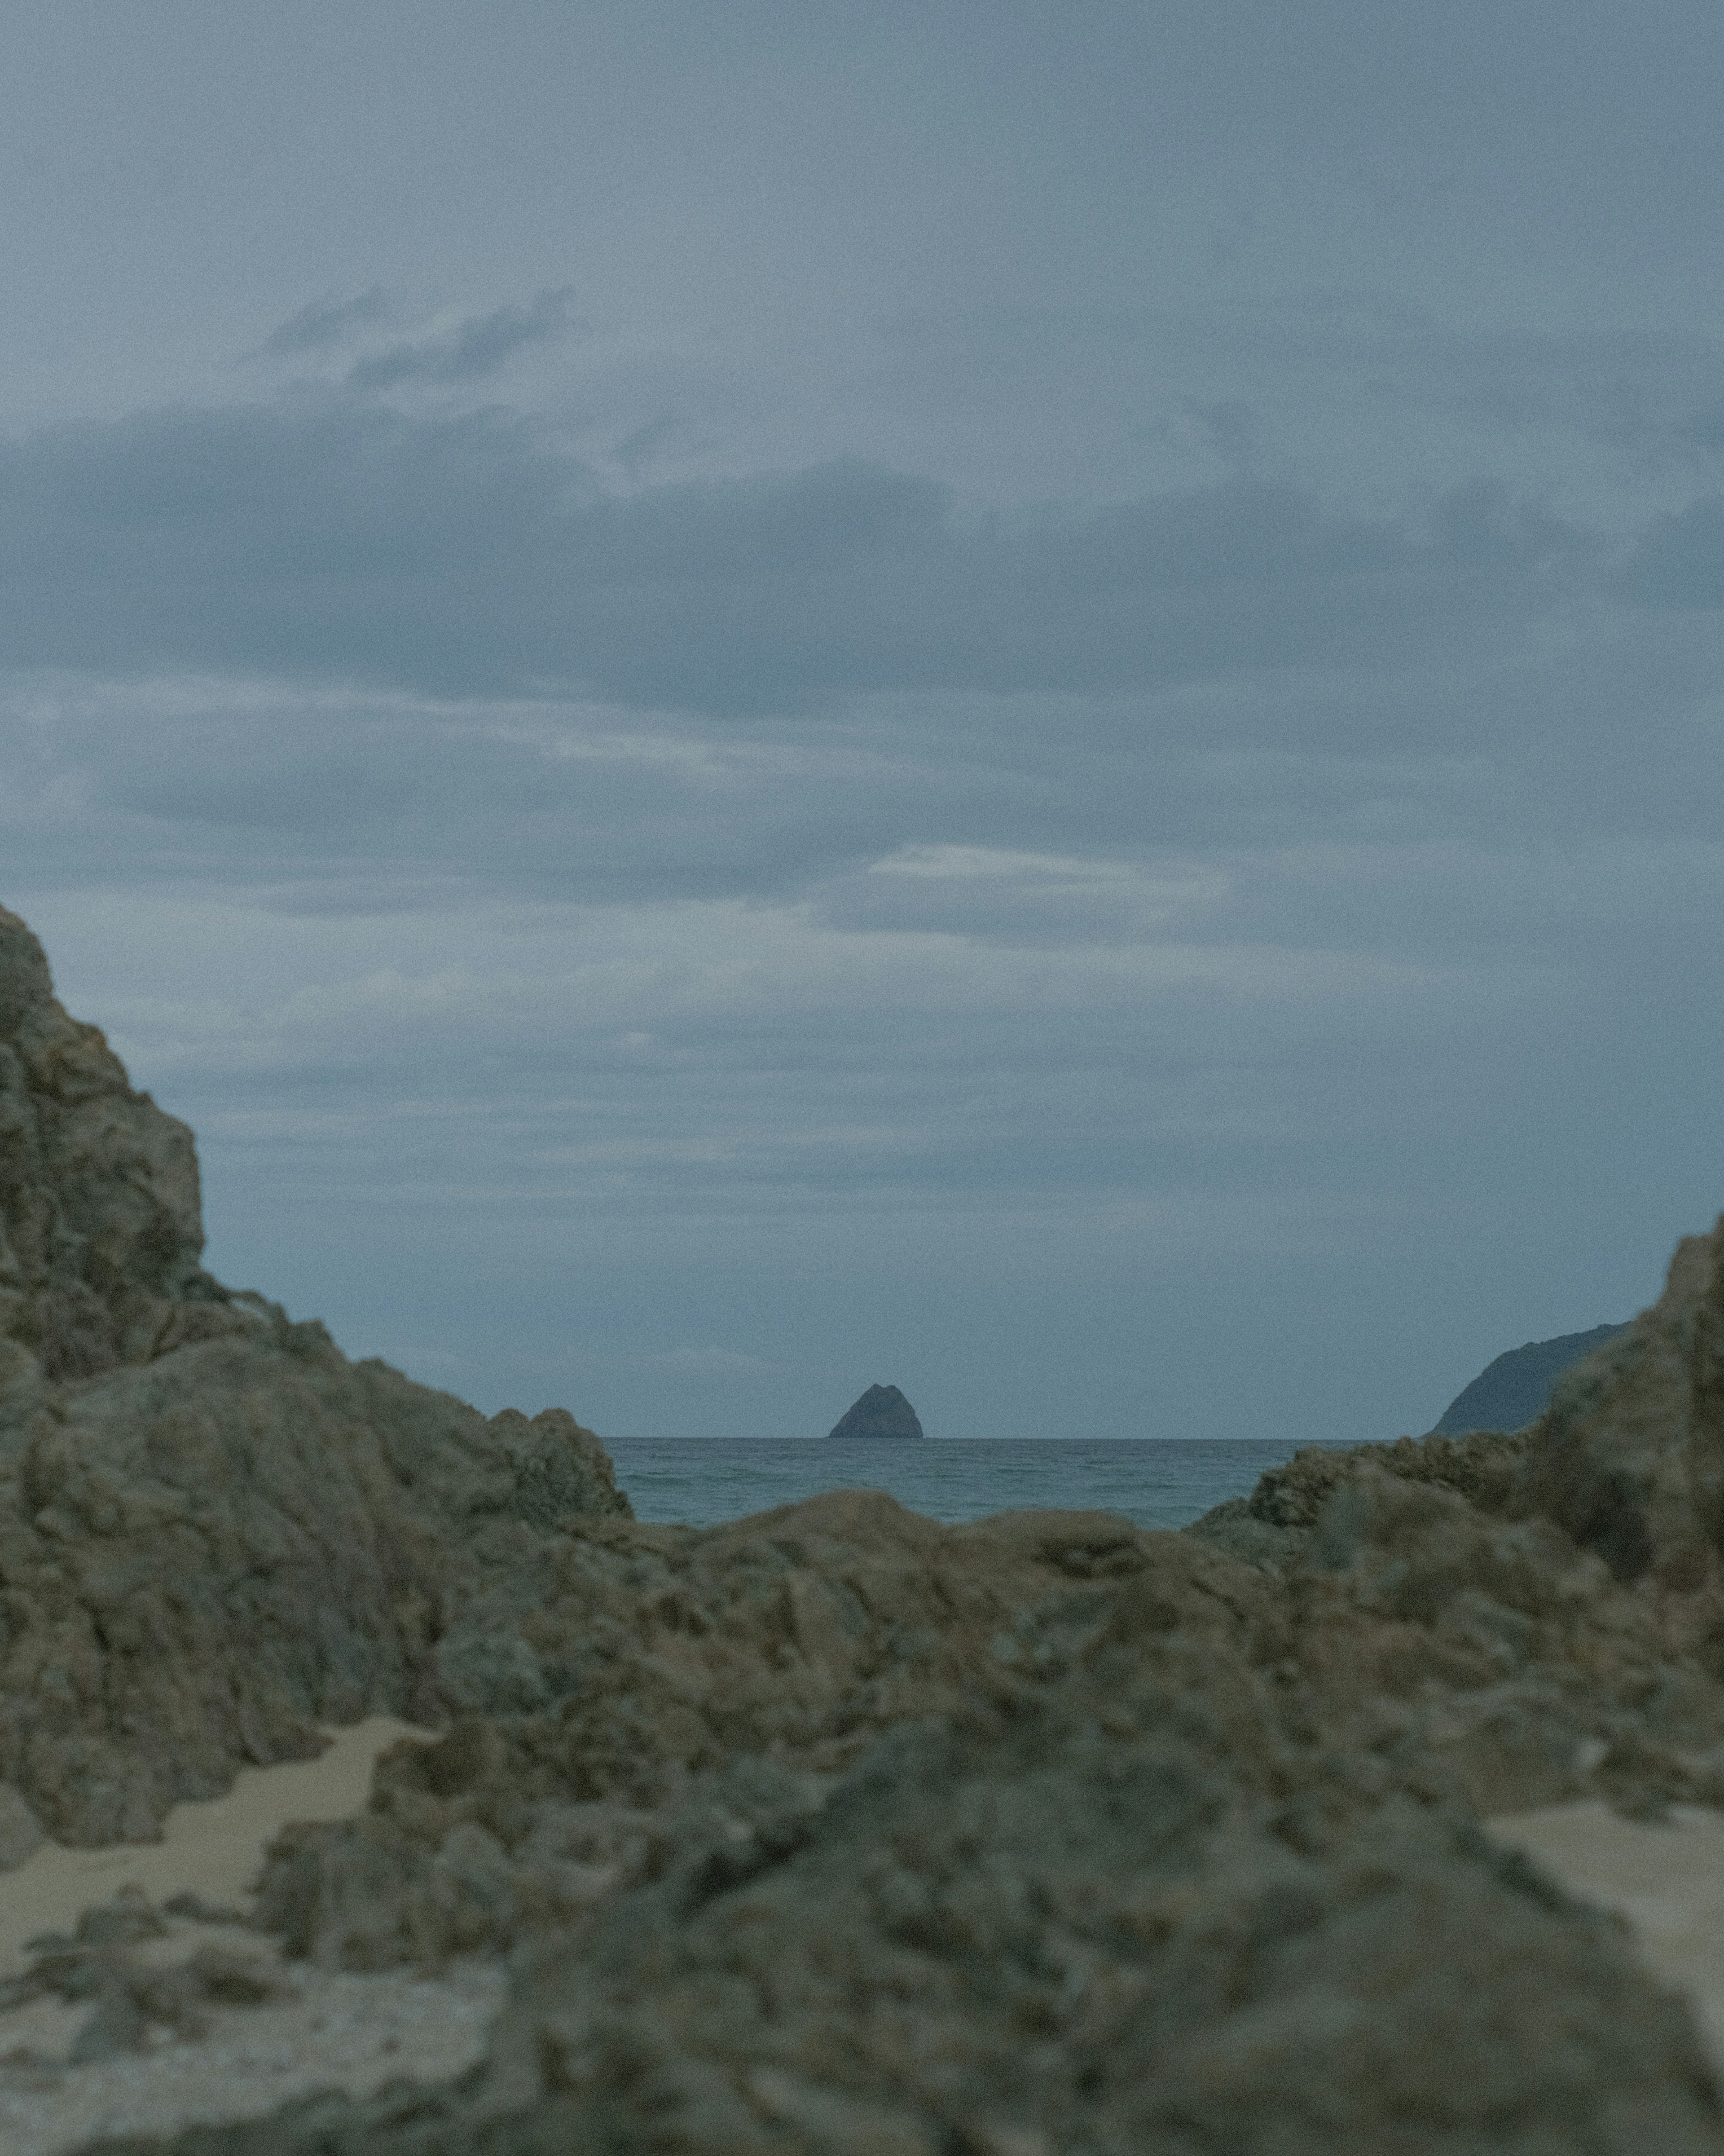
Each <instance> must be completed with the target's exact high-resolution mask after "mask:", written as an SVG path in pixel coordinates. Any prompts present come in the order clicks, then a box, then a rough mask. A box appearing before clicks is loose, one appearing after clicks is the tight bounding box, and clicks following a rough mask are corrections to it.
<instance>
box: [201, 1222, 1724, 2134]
mask: <svg viewBox="0 0 1724 2156" xmlns="http://www.w3.org/2000/svg"><path fill="white" fill-rule="evenodd" d="M1721 1399H1724V1227H1721V1229H1720V1230H1719V1231H1717V1232H1716V1233H1715V1234H1714V1235H1712V1236H1711V1237H1710V1238H1707V1239H1706V1240H1696V1241H1695V1242H1693V1243H1690V1244H1686V1245H1683V1247H1682V1248H1681V1250H1680V1251H1679V1252H1678V1255H1677V1259H1676V1262H1675V1265H1674V1267H1673V1269H1672V1273H1671V1279H1670V1287H1669V1290H1668V1291H1667V1292H1666V1294H1665V1297H1664V1298H1663V1300H1662V1301H1660V1304H1659V1305H1658V1306H1657V1307H1656V1308H1655V1309H1654V1310H1653V1311H1650V1312H1647V1313H1646V1314H1645V1315H1644V1317H1641V1318H1640V1319H1639V1320H1637V1321H1636V1322H1635V1323H1634V1325H1633V1326H1631V1327H1629V1329H1628V1330H1627V1332H1624V1334H1622V1335H1621V1336H1620V1337H1619V1338H1618V1339H1617V1340H1615V1341H1613V1342H1609V1343H1607V1346H1606V1348H1605V1350H1604V1352H1603V1354H1602V1355H1599V1356H1597V1357H1594V1358H1593V1359H1592V1360H1591V1361H1589V1362H1588V1363H1586V1364H1584V1365H1583V1366H1577V1368H1575V1369H1574V1370H1573V1372H1571V1373H1569V1375H1568V1377H1567V1378H1564V1379H1563V1380H1562V1382H1561V1383H1559V1385H1558V1387H1557V1396H1556V1399H1554V1401H1553V1402H1552V1407H1551V1409H1550V1411H1549V1413H1548V1414H1547V1415H1546V1416H1545V1417H1544V1418H1542V1419H1541V1420H1540V1422H1538V1423H1537V1424H1535V1425H1534V1426H1533V1427H1532V1429H1531V1430H1526V1431H1523V1432H1521V1433H1519V1434H1518V1435H1516V1436H1513V1437H1510V1438H1487V1437H1479V1436H1474V1437H1471V1438H1468V1439H1464V1440H1449V1439H1444V1438H1433V1439H1430V1440H1427V1441H1425V1442H1424V1443H1415V1442H1414V1440H1410V1439H1405V1440H1400V1441H1399V1442H1398V1443H1397V1444H1394V1445H1377V1446H1366V1447H1362V1448H1360V1449H1359V1450H1357V1451H1355V1452H1352V1453H1332V1452H1316V1451H1312V1452H1306V1453H1303V1454H1301V1455H1298V1456H1297V1457H1296V1459H1295V1460H1292V1461H1291V1462H1290V1463H1289V1464H1288V1466H1285V1467H1284V1468H1281V1469H1278V1470H1276V1471H1274V1472H1273V1473H1271V1474H1270V1475H1269V1476H1265V1478H1264V1479H1263V1481H1261V1482H1260V1485H1259V1486H1258V1488H1257V1489H1256V1491H1255V1492H1254V1493H1253V1494H1252V1496H1250V1497H1249V1498H1248V1499H1240V1500H1239V1501H1236V1502H1234V1503H1232V1504H1229V1505H1227V1506H1224V1507H1219V1509H1218V1511H1217V1512H1215V1513H1213V1514H1212V1515H1210V1516H1209V1517H1208V1518H1207V1519H1206V1520H1204V1521H1203V1522H1199V1523H1198V1527H1196V1528H1195V1529H1193V1530H1192V1531H1189V1532H1186V1533H1184V1534H1181V1535H1170V1534H1155V1533H1148V1532H1140V1531H1138V1530H1136V1529H1134V1528H1131V1527H1129V1526H1127V1525H1126V1523H1125V1522H1122V1521H1119V1520H1116V1519H1113V1518H1111V1517H1107V1516H1105V1515H1081V1514H1058V1513H1041V1514H1023V1515H1015V1516H1007V1517H1003V1518H1000V1519H998V1520H992V1521H983V1522H976V1523H974V1524H973V1525H971V1526H967V1527H938V1526H936V1525H935V1524H934V1523H933V1522H928V1521H924V1520H919V1519H917V1518H916V1517H914V1516H913V1515H911V1514H909V1513H906V1512H903V1511H902V1510H901V1509H900V1507H897V1506H896V1505H895V1504H894V1503H893V1502H892V1501H891V1500H890V1499H889V1498H886V1497H885V1496H880V1495H877V1494H876V1495H870V1494H868V1493H862V1492H847V1493H838V1494H835V1495H834V1496H828V1497H823V1498H818V1499H815V1500H813V1501H810V1502H808V1503H806V1504H803V1505H797V1506H791V1507H785V1508H784V1509H783V1510H782V1511H780V1512H774V1513H767V1514H765V1515H762V1516H761V1517H758V1518H756V1519H752V1520H747V1521H742V1522H737V1523H736V1524H735V1525H733V1526H731V1527H721V1528H715V1529H711V1530H707V1531H705V1532H699V1533H696V1532H691V1531H689V1530H684V1529H676V1528H664V1527H640V1526H638V1525H635V1524H634V1523H632V1522H626V1521H622V1520H614V1521H608V1520H603V1519H577V1520H573V1521H572V1522H570V1523H569V1525H568V1527H567V1529H566V1531H565V1533H564V1536H563V1539H562V1548H561V1550H560V1553H559V1558H558V1562H557V1565H556V1567H555V1568H554V1571H547V1573H546V1574H544V1575H542V1577H543V1578H544V1580H545V1587H544V1591H543V1594H542V1598H541V1599H540V1600H539V1601H538V1602H537V1603H536V1604H535V1606H533V1607H531V1609H524V1610H523V1611H521V1614H514V1615H511V1617H510V1618H509V1619H508V1620H507V1623H506V1625H500V1629H499V1632H498V1634H497V1635H495V1637H494V1642H493V1645H494V1652H495V1662H494V1665H493V1666H495V1669H496V1670H498V1671H515V1670H516V1669H519V1668H521V1667H522V1666H524V1657H525V1655H526V1654H528V1653H530V1654H531V1657H532V1658H533V1660H534V1661H536V1664H537V1666H538V1668H539V1671H540V1673H541V1681H542V1682H543V1684H544V1686H545V1687H546V1694H547V1698H546V1704H545V1705H543V1706H542V1707H538V1708H536V1709H532V1710H528V1711H525V1712H522V1711H519V1710H515V1709H511V1710H510V1711H498V1708H497V1707H495V1706H492V1707H482V1708H481V1709H480V1711H478V1712H475V1713H473V1714H471V1715H469V1717H465V1718H464V1719H463V1720H461V1721H459V1722H457V1723H456V1724H455V1725H454V1727H452V1728H451V1730H450V1732H449V1735H448V1737H447V1738H445V1739H444V1742H443V1743H441V1744H440V1745H439V1746H438V1747H437V1748H434V1749H432V1750H430V1751H428V1752H427V1751H419V1750H403V1751H402V1752H399V1753H396V1754H394V1755H393V1756H391V1757H390V1758H387V1759H386V1760H385V1761H384V1762H382V1764H381V1766H380V1768H379V1772H378V1775H377V1784H376V1788H375V1791H374V1794H373V1799H372V1808H371V1811H370V1813H369V1815H367V1817H366V1818H365V1819H363V1820H359V1821H356V1822H351V1823H349V1824H348V1825H341V1826H333V1827H314V1828H305V1829H300V1830H295V1831H294V1832H291V1833H290V1834H289V1835H287V1836H285V1837H284V1839H283V1840H282V1841H281V1842H280V1844H278V1845H277V1846H276V1849H275V1852H274V1855H273V1857H272V1859H271V1861H270V1865H269V1871H268V1874H267V1876H266V1880H265V1883H264V1895H263V1908H264V1921H265V1922H268V1923H269V1924H270V1925H272V1926H274V1927H275V1928H277V1929H279V1930H280V1931H282V1932H283V1933H285V1936H286V1937H287V1938H288V1939H289V1940H290V1943H291V1944H292V1945H293V1946H294V1947H295V1949H296V1950H297V1951H299V1952H300V1953H305V1954H309V1955H311V1956H313V1957H317V1958H326V1959H329V1960H331V1961H335V1962H340V1963H346V1964H348V1965H354V1966H379V1965H385V1964H387V1963H390V1962H392V1961H394V1960H398V1959H403V1958H416V1959H418V1960H420V1961H422V1962H424V1963H428V1964H430V1965H432V1966H435V1965H436V1964H437V1963H438V1962H439V1959H440V1958H441V1957H443V1956H444V1955H445V1954H448V1953H452V1952H455V1951H458V1950H460V1949H462V1948H473V1947H475V1946H485V1945H489V1946H490V1947H492V1948H500V1947H502V1946H503V1945H504V1944H505V1943H509V1944H512V1945H513V1947H514V1948H515V1949H516V1963H515V1967H516V1981H515V1989H514V1994H513V1998H512V2000H511V2005H509V2006H508V2008H507V2009H506V2010H505V2012H504V2015H503V2016H502V2018H501V2020H500V2022H499V2024H498V2026H497V2028H496V2030H495V2034H494V2037H493V2040H492V2045H491V2050H490V2059H489V2061H488V2063H487V2065H486V2066H485V2068H484V2069H483V2070H482V2071H480V2072H479V2073H477V2074H476V2075H475V2076H472V2077H470V2078H469V2080H468V2081H467V2082H464V2083H463V2084H462V2085H461V2086H460V2087H457V2088H452V2089H449V2090H447V2091H444V2092H440V2093H436V2094H433V2095H430V2096H426V2095H423V2094H414V2095H413V2096H408V2095H406V2094H404V2093H402V2092H397V2093H395V2094H394V2095H392V2096H390V2097H387V2098H380V2099H378V2100H377V2102H375V2103H372V2104H370V2105H366V2104H357V2103H356V2104H326V2105H323V2106H321V2107H316V2108H315V2109H310V2110H307V2111H306V2112H305V2114H304V2115H303V2117H300V2118H295V2117H291V2116H287V2117H282V2118H280V2119H279V2120H277V2121H276V2122H275V2123H274V2124H273V2125H272V2127H271V2128H269V2135H268V2136H266V2135H265V2134H264V2132H263V2130H261V2129H234V2130H233V2133H232V2134H231V2135H226V2136H218V2137H216V2138H198V2137H197V2136H190V2137H187V2139H186V2140H185V2141H184V2142H183V2143H182V2144H181V2146H180V2148H179V2150H178V2151H177V2156H218V2152H220V2156H266V2152H267V2156H278V2152H284V2153H285V2152H291V2156H311V2152H313V2151H316V2152H317V2156H331V2152H336V2151H339V2152H342V2156H348V2152H351V2156H359V2152H360V2151H362V2150H363V2151H367V2152H371V2151H376V2152H377V2156H456V2152H458V2151H466V2150H469V2149H480V2148H483V2149H484V2150H485V2151H487V2152H495V2156H529V2152H537V2151H540V2150H543V2149H548V2148H557V2147H573V2146H581V2145H592V2146H595V2147H602V2148H607V2149H610V2150H614V2151H626V2152H637V2151H638V2152H641V2156H645V2152H647V2151H667V2150H679V2151H688V2152H690V2156H692V2152H694V2151H696V2150H707V2149H722V2150H726V2151H732V2152H737V2156H743V2152H747V2156H755V2152H758V2153H759V2156H767V2152H777V2151H780V2150H787V2149H788V2150H795V2151H798V2152H806V2156H814V2152H825V2151H829V2150H834V2149H835V2150H858V2151H859V2150H862V2149H865V2148H870V2149H872V2148H882V2149H884V2148H890V2149H893V2150H905V2151H914V2152H926V2156H942V2152H944V2151H947V2150H950V2149H962V2150H966V2151H971V2150H975V2151H984V2152H990V2156H995V2153H996V2152H1006V2151H1016V2150H1019V2149H1028V2150H1038V2151H1039V2150H1051V2149H1056V2148H1090V2149H1095V2150H1098V2151H1103V2152H1117V2156H1125V2153H1126V2152H1127V2151H1131V2152H1133V2156H1137V2152H1141V2151H1147V2152H1149V2156H1187V2152H1190V2151H1194V2150H1198V2149H1213V2150H1218V2151H1219V2150H1222V2149H1225V2150H1227V2151H1229V2152H1230V2156H1231V2152H1238V2156H1380V2152H1389V2156H1397V2152H1401V2153H1402V2156H1415V2152H1416V2156H1484V2152H1485V2151H1492V2152H1498V2151H1506V2152H1511V2156H1543V2152H1546V2151H1553V2150H1556V2149H1558V2148H1560V2149H1562V2150H1564V2151H1565V2152H1566V2151H1577V2152H1590V2156H1628V2152H1630V2151H1636V2150H1639V2149H1642V2148H1658V2149H1660V2151H1669V2152H1672V2156H1675V2152H1682V2153H1683V2156H1699V2152H1701V2151H1706V2152H1711V2156H1719V2152H1724V2112H1721V2108H1720V2104H1719V2099H1718V2095H1717V2092H1716V2087H1715V2086H1714V2084H1713V2082H1712V2080H1711V2075H1710V2072H1709V2071H1708V2069H1707V2067H1706V2064H1705V2062H1704V2061H1703V2059H1702V2057H1701V2053H1700V2052H1699V2051H1698V2049H1697V2047H1696V2043H1695V2040H1694V2038H1693V2035H1692V2032H1691V2030H1690V2028H1689V2026H1688V2025H1687V2023H1686V2019H1685V2016H1684V2015H1683V2013H1682V2012H1681V2011H1680V2010H1679V2009H1678V2008H1677V2007H1675V2005H1674V2004H1673V2003H1672V2002H1671V2001H1670V1999H1667V1998H1665V1996H1664V1995H1663V1994H1660V1992H1659V1991H1658V1990H1657V1989H1656V1988H1655V1986H1654V1985H1653V1984H1651V1983H1650V1981H1649V1980H1648V1979H1646V1977H1645V1976H1644V1974H1643V1973H1642V1972H1641V1971H1640V1970H1639V1967H1638V1966H1637V1964H1636V1963H1634V1960H1633V1958H1632V1957H1631V1955H1630V1953H1629V1951H1628V1947H1627V1943H1626V1941H1625V1939H1624V1936H1623V1934H1622V1933H1620V1932H1619V1930H1618V1929H1617V1928H1616V1927H1615V1926H1614V1924H1613V1923H1612V1922H1609V1921H1608V1920H1605V1919H1603V1918H1601V1917H1598V1916H1597V1915H1595V1914H1593V1913H1591V1912H1588V1911H1587V1910H1586V1909H1584V1908H1583V1907H1579V1906H1578V1905H1576V1904H1575V1903H1573V1902H1571V1901H1570V1900H1568V1898H1567V1897H1565V1896H1563V1895H1562V1893H1560V1892H1557V1890H1556V1889H1555V1888H1554V1887H1553V1886H1552V1885H1551V1884H1550V1883H1549V1882H1548V1881H1547V1880H1545V1879H1544V1878H1543V1877H1542V1875H1540V1874H1539V1873H1538V1872H1537V1871H1535V1870H1534V1869H1533V1868H1532V1866H1529V1865H1528V1864H1526V1862H1525V1861H1523V1860H1521V1859H1519V1858H1516V1857H1512V1856H1506V1855H1504V1854H1503V1853H1501V1851H1498V1850H1497V1849H1496V1846H1495V1845H1494V1844H1492V1843H1491V1841H1490V1840H1489V1839H1488V1838H1487V1837H1486V1836H1485V1835H1484V1834H1483V1833H1481V1832H1480V1827H1479V1825H1478V1822H1479V1820H1480V1816H1481V1815H1491V1814H1495V1813H1501V1812H1503V1811H1512V1810H1515V1809H1520V1808H1523V1807H1526V1806H1530V1805H1536V1804H1545V1803H1548V1802H1551V1801H1553V1800H1556V1799H1562V1798H1565V1797H1569V1796H1573V1795H1578V1794H1597V1795H1602V1796H1603V1797H1604V1798H1605V1799H1607V1800H1608V1801H1609V1802H1611V1803H1613V1804H1617V1805H1619V1806H1621V1807H1624V1808H1626V1809H1631V1810H1633V1811H1634V1812H1635V1813H1636V1814H1637V1815H1643V1816H1655V1815H1657V1812H1658V1810H1659V1809H1660V1807H1661V1806H1663V1805H1665V1804H1668V1803H1670V1802H1671V1801H1673V1800H1681V1801H1687V1802H1696V1803H1701V1804H1714V1805H1716V1804H1724V1682H1721V1675H1724V1653H1721V1650H1720V1646H1719V1642H1720V1641H1721V1640H1724V1554H1721V1552H1724V1506H1721V1504H1720V1501H1719V1495H1718V1493H1719V1491H1720V1490H1721V1488H1724V1409H1721V1408H1720V1406H1719V1402H1720V1400H1721ZM511 1627H512V1630H513V1634H514V1637H515V1638H516V1639H517V1640H519V1641H520V1642H521V1650H520V1653H519V1654H518V1655H517V1653H516V1650H515V1649H514V1648H512V1647H507V1646H505V1642H504V1634H505V1632H506V1631H507V1630H508V1629H509V1628H511Z"/></svg>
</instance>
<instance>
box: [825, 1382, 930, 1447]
mask: <svg viewBox="0 0 1724 2156" xmlns="http://www.w3.org/2000/svg"><path fill="white" fill-rule="evenodd" d="M921 1434H922V1426H921V1423H920V1422H919V1421H918V1420H917V1419H916V1409H914V1408H913V1407H911V1404H910V1403H909V1401H908V1400H906V1399H905V1397H904V1395H903V1394H902V1393H900V1391H899V1389H898V1388H897V1387H896V1386H895V1385H870V1387H869V1388H868V1390H867V1391H866V1392H865V1393H864V1394H863V1395H862V1397H861V1399H859V1400H857V1401H856V1402H855V1403H854V1405H852V1406H850V1407H848V1408H846V1409H844V1413H843V1414H841V1415H840V1416H839V1419H838V1420H837V1421H836V1422H835V1423H834V1424H833V1425H832V1428H831V1429H830V1430H828V1431H827V1433H826V1435H827V1436H828V1438H829V1439H831V1438H834V1437H836V1438H861V1439H871V1438H876V1437H880V1438H900V1437H920V1436H921Z"/></svg>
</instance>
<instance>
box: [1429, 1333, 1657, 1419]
mask: <svg viewBox="0 0 1724 2156" xmlns="http://www.w3.org/2000/svg"><path fill="white" fill-rule="evenodd" d="M1627 1330H1628V1328H1627V1327H1626V1326H1623V1325H1595V1326H1594V1327H1593V1329H1592V1330H1591V1332H1565V1333H1563V1334H1562V1336H1561V1337H1559V1338H1557V1339H1555V1340H1529V1341H1528V1342H1526V1346H1525V1347H1511V1348H1510V1350H1509V1351H1508V1353H1506V1355H1499V1356H1498V1357H1497V1358H1496V1361H1495V1362H1494V1363H1487V1364H1486V1365H1485V1368H1483V1369H1482V1370H1480V1373H1479V1374H1478V1376H1477V1377H1476V1378H1474V1379H1473V1380H1472V1382H1471V1383H1470V1384H1466V1385H1463V1386H1462V1387H1461V1389H1460V1391H1459V1392H1458V1393H1457V1394H1455V1398H1454V1399H1452V1400H1450V1401H1449V1404H1448V1406H1447V1407H1446V1408H1444V1410H1443V1412H1442V1414H1440V1415H1439V1417H1438V1418H1437V1420H1436V1423H1435V1425H1434V1430H1433V1433H1432V1434H1433V1435H1435V1436H1439V1437H1459V1436H1461V1435H1464V1433H1465V1432H1466V1431H1467V1430H1524V1429H1525V1428H1526V1424H1528V1423H1529V1422H1534V1421H1536V1420H1537V1418H1538V1417H1539V1416H1540V1415H1542V1414H1543V1413H1544V1411H1545V1409H1547V1407H1548V1406H1549V1405H1550V1399H1551V1392H1552V1388H1553V1387H1554V1385H1555V1384H1556V1382H1557V1378H1560V1377H1561V1376H1562V1373H1563V1372H1564V1371H1565V1370H1568V1369H1571V1368H1573V1365H1574V1364H1575V1363H1581V1362H1584V1361H1585V1359H1586V1358H1587V1357H1588V1355H1590V1354H1593V1353H1594V1352H1595V1351H1596V1350H1597V1349H1598V1348H1600V1347H1603V1345H1604V1342H1606V1341H1607V1340H1614V1338H1615V1337H1616V1335H1617V1334H1618V1333H1619V1332H1626V1331H1627Z"/></svg>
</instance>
